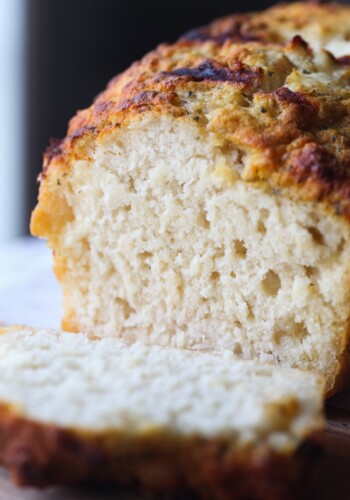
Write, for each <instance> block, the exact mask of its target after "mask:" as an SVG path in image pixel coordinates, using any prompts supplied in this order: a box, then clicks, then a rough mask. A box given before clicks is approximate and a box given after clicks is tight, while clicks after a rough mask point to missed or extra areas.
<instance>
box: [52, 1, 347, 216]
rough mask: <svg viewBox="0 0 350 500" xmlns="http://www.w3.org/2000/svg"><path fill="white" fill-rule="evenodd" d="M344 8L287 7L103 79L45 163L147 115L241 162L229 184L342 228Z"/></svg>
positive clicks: (209, 30) (237, 21)
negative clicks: (318, 214) (190, 129)
mask: <svg viewBox="0 0 350 500" xmlns="http://www.w3.org/2000/svg"><path fill="white" fill-rule="evenodd" d="M349 40H350V8H349V7H346V6H342V5H338V4H333V3H331V4H327V5H319V4H317V3H306V4H304V3H292V4H289V5H278V6H276V7H273V8H271V9H269V10H267V11H264V12H261V13H250V14H238V15H232V16H229V17H226V18H223V19H220V20H218V21H215V22H214V23H212V24H210V25H209V26H208V27H204V28H199V29H197V30H194V31H191V32H189V33H187V34H185V35H184V36H183V37H182V38H180V40H179V41H177V42H176V43H175V44H172V45H161V46H159V47H158V48H157V49H156V50H155V51H153V52H151V53H149V54H147V55H146V56H145V57H144V58H143V59H142V60H141V61H140V62H137V63H135V64H133V65H132V66H131V67H130V68H129V69H128V70H127V71H125V72H124V73H122V74H121V75H119V76H117V77H116V78H114V79H113V80H112V81H111V82H110V83H109V85H108V87H107V89H106V90H105V91H104V92H103V93H102V94H100V95H99V96H98V97H97V99H96V100H95V102H94V103H93V105H92V106H91V107H90V108H88V109H86V110H84V111H79V112H78V113H77V115H76V116H75V117H74V118H73V119H72V120H71V122H70V125H69V128H68V135H67V137H66V138H65V139H64V140H63V141H61V142H57V141H56V142H53V143H52V145H51V147H50V148H49V149H48V151H47V153H46V155H45V162H44V171H43V177H45V176H46V175H48V173H49V172H50V169H48V167H49V166H50V165H52V164H56V165H62V164H65V165H67V164H69V163H70V161H71V160H76V159H80V158H83V159H88V158H89V155H91V147H92V148H94V145H95V144H96V143H97V142H98V141H99V140H100V139H101V137H102V136H104V135H105V134H106V133H109V132H111V131H113V130H115V129H117V128H120V127H127V126H128V125H129V124H130V121H131V120H138V119H141V118H142V117H143V116H144V114H145V113H146V112H149V113H152V114H154V115H171V116H173V117H174V119H181V120H187V121H190V122H192V123H193V124H194V125H195V126H197V127H198V132H199V133H203V134H209V135H210V136H211V137H212V138H213V141H214V142H215V144H216V145H217V147H218V148H220V149H221V150H223V149H224V150H225V151H227V152H228V153H229V152H230V150H235V151H237V150H238V151H239V152H240V162H241V166H240V169H239V172H238V174H239V176H240V177H241V178H242V179H243V180H244V181H246V182H255V183H259V184H266V186H269V187H270V188H272V189H273V190H274V192H278V191H280V190H283V193H284V194H287V195H288V196H290V197H293V198H296V199H298V200H302V201H319V202H322V203H323V204H324V205H325V206H326V207H327V208H331V209H332V211H333V213H334V212H335V213H337V214H340V215H344V216H345V217H346V218H350V42H349Z"/></svg>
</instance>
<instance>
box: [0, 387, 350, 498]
mask: <svg viewBox="0 0 350 500" xmlns="http://www.w3.org/2000/svg"><path fill="white" fill-rule="evenodd" d="M349 406H350V391H349V393H348V394H345V395H344V394H343V395H342V396H340V397H337V398H336V399H334V400H333V401H332V402H331V403H330V404H328V405H327V422H328V423H327V431H326V436H325V442H324V447H325V453H324V455H323V456H322V457H321V458H320V460H319V463H318V467H317V474H315V479H314V480H313V481H312V485H313V486H312V488H311V491H310V492H309V493H307V496H306V499H307V500H349V499H350V410H349V409H348V407H349ZM141 498H142V497H140V496H138V495H135V494H133V493H128V492H126V491H121V490H120V489H117V488H111V487H109V488H103V487H101V486H99V487H95V488H92V487H89V488H49V489H46V490H44V491H37V490H34V489H31V488H26V489H19V488H16V487H14V486H13V485H12V484H11V483H10V481H9V479H8V476H7V473H6V471H5V470H4V469H1V468H0V500H61V499H64V500H104V499H106V500H108V499H110V500H111V499H113V500H141ZM147 498H148V499H149V498H150V497H147ZM158 500H159V499H158ZM298 500H299V499H298Z"/></svg>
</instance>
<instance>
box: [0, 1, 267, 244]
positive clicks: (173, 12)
mask: <svg viewBox="0 0 350 500" xmlns="http://www.w3.org/2000/svg"><path fill="white" fill-rule="evenodd" d="M273 3H274V2H273V1H261V0H259V1H251V0H245V1H244V2H238V1H234V0H215V1H213V0H210V1H206V0H176V2H175V1H174V2H171V1H168V2H167V1H166V0H159V1H157V0H153V1H152V0H151V1H145V0H10V1H9V0H0V68H1V79H0V99H1V104H2V105H1V120H0V158H1V161H0V244H1V243H3V242H6V241H9V240H11V239H13V238H16V237H18V236H20V235H23V234H26V233H27V232H28V222H29V216H30V212H31V210H32V208H33V206H34V205H35V201H36V196H37V189H38V186H37V181H36V178H37V175H38V173H39V171H40V169H41V162H42V153H43V151H44V150H45V148H46V146H47V145H48V142H49V139H50V137H57V138H61V137H63V136H64V135H65V132H66V126H67V122H68V120H69V118H70V117H71V116H72V115H73V114H74V113H75V112H76V110H77V109H81V108H84V107H87V106H89V104H90V103H91V101H92V99H93V97H94V96H95V95H96V94H97V93H98V92H100V91H101V90H102V89H103V88H104V87H105V85H106V83H107V82H108V80H109V79H110V78H111V77H113V76H114V75H115V74H116V73H118V72H120V71H122V70H123V69H125V68H126V67H127V66H128V65H129V64H130V63H131V62H132V61H133V60H135V59H138V58H140V57H141V56H142V55H143V54H144V53H145V52H147V51H149V50H150V49H152V48H153V47H155V46H156V45H157V44H158V43H160V42H162V41H168V42H172V41H174V40H176V39H177V38H178V37H179V36H180V35H181V34H182V33H184V32H185V31H187V30H189V29H191V28H193V27H196V26H199V25H202V24H205V23H207V22H209V21H210V20H212V19H213V18H215V17H219V16H223V15H225V14H229V13H231V12H233V11H247V10H252V9H262V8H264V7H267V6H269V5H272V4H273Z"/></svg>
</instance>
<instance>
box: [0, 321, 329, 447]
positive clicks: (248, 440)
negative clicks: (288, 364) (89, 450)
mask: <svg viewBox="0 0 350 500" xmlns="http://www.w3.org/2000/svg"><path fill="white" fill-rule="evenodd" d="M322 386H323V382H321V377H318V376H316V375H314V374H311V373H307V372H301V371H298V370H290V369H282V368H279V367H274V366H268V365H260V364H259V363H254V362H251V361H241V360H237V359H234V358H233V357H232V355H225V356H218V355H216V354H214V353H203V354H198V353H196V352H192V351H186V350H181V349H172V348H161V347H158V346H151V347H147V346H145V345H142V344H141V343H135V344H133V345H130V346H128V345H126V344H125V343H123V341H121V340H117V339H110V338H107V339H100V340H98V339H95V340H93V339H91V338H89V337H88V336H87V335H85V334H81V333H79V334H71V333H63V332H53V331H44V330H36V331H35V330H31V329H26V328H23V329H22V328H13V329H8V330H7V331H5V332H4V333H2V335H0V403H1V404H4V403H5V404H11V405H13V407H14V408H16V411H17V412H19V413H20V414H22V415H23V416H24V417H25V418H26V419H29V420H33V421H37V422H43V423H48V424H51V425H54V426H59V427H63V428H73V429H76V430H78V431H84V430H87V431H90V432H95V433H96V432H97V433H99V432H104V433H108V432H109V431H118V432H119V431H120V432H122V433H123V434H124V435H131V436H135V435H148V434H152V433H156V434H159V433H161V432H164V433H168V434H172V435H180V436H191V435H197V436H202V437H206V438H211V437H224V438H225V437H227V438H229V439H233V441H234V442H237V445H238V446H249V445H252V444H254V443H255V444H259V443H261V442H263V443H266V444H268V445H269V446H271V447H272V448H273V449H276V450H284V451H288V450H290V449H291V447H292V448H293V447H294V446H296V445H297V444H298V443H299V442H300V441H301V440H303V439H304V437H306V436H307V435H308V434H310V433H312V432H315V431H317V430H318V429H320V428H321V427H322V425H323V419H322V416H321V412H322V395H323V387H322Z"/></svg>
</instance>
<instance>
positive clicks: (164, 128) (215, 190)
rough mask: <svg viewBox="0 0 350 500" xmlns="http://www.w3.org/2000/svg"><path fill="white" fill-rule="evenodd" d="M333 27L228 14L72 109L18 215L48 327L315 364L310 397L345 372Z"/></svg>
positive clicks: (342, 65) (348, 228) (296, 16)
mask: <svg viewBox="0 0 350 500" xmlns="http://www.w3.org/2000/svg"><path fill="white" fill-rule="evenodd" d="M349 39H350V9H349V8H348V7H345V6H340V5H336V4H330V5H316V4H301V3H293V4H290V5H283V6H278V7H275V8H273V9H271V10H269V11H267V12H264V13H256V14H248V15H238V16H232V17H228V18H226V19H222V20H219V21H217V22H215V23H213V24H211V25H210V26H209V27H207V28H201V29H199V30H196V31H192V32H190V33H188V34H187V35H185V36H184V37H182V38H181V39H180V40H179V41H178V42H177V43H175V44H173V45H161V46H160V47H158V48H157V49H156V50H155V51H154V52H151V53H150V54H148V55H146V57H145V58H144V59H142V61H140V62H138V63H136V64H134V65H133V66H131V68H130V69H129V70H127V71H126V72H125V73H123V74H121V75H119V76H118V77H116V78H115V79H114V80H112V81H111V83H110V84H109V86H108V88H107V90H106V91H105V92H103V93H102V94H101V95H100V96H99V97H98V98H97V99H96V100H95V102H94V104H93V105H92V106H91V107H90V108H89V109H86V110H84V111H80V112H79V113H78V114H77V116H75V117H74V118H73V119H72V121H71V122H70V125H69V129H68V135H67V137H66V138H65V139H64V140H63V141H55V142H53V143H52V145H51V147H50V148H49V150H48V151H47V153H46V156H45V162H44V168H43V173H42V175H41V187H40V195H39V203H38V206H37V207H36V209H35V211H34V214H33V218H32V225H31V230H32V233H33V234H34V235H37V236H40V237H43V238H47V239H48V241H49V245H50V247H51V248H52V250H53V253H54V265H55V271H56V274H57V277H58V279H59V280H60V282H61V285H62V289H63V294H64V319H63V328H64V329H68V330H73V331H79V330H84V331H87V332H90V333H93V334H95V335H96V334H98V335H100V336H121V337H124V338H125V339H126V340H127V341H134V340H135V339H138V340H142V341H146V342H149V343H156V344H159V345H165V346H173V347H185V348H191V349H198V350H213V349H214V350H218V351H224V350H230V351H232V352H233V353H235V354H236V355H240V356H241V357H242V358H250V359H257V360H261V361H263V362H272V363H276V364H280V365H287V366H291V367H302V368H306V369H311V370H313V369H315V370H318V371H319V372H320V373H322V374H323V375H324V376H325V377H326V384H327V391H328V394H330V393H331V392H334V391H335V390H337V389H339V388H340V387H341V386H342V385H343V384H344V383H345V382H346V381H347V379H348V375H347V373H348V371H347V367H348V366H349V363H347V360H348V358H349V332H350V325H349V317H350V224H349V223H350V177H349V168H350V149H349V147H350V146H349V145H350V142H349V141H350V128H349V127H350V65H349V62H350V58H349V57H347V56H346V54H348V53H350V49H349V47H350V45H349V41H348V40H349ZM325 49H327V50H325ZM330 50H331V51H332V53H331V52H329V51H330Z"/></svg>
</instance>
